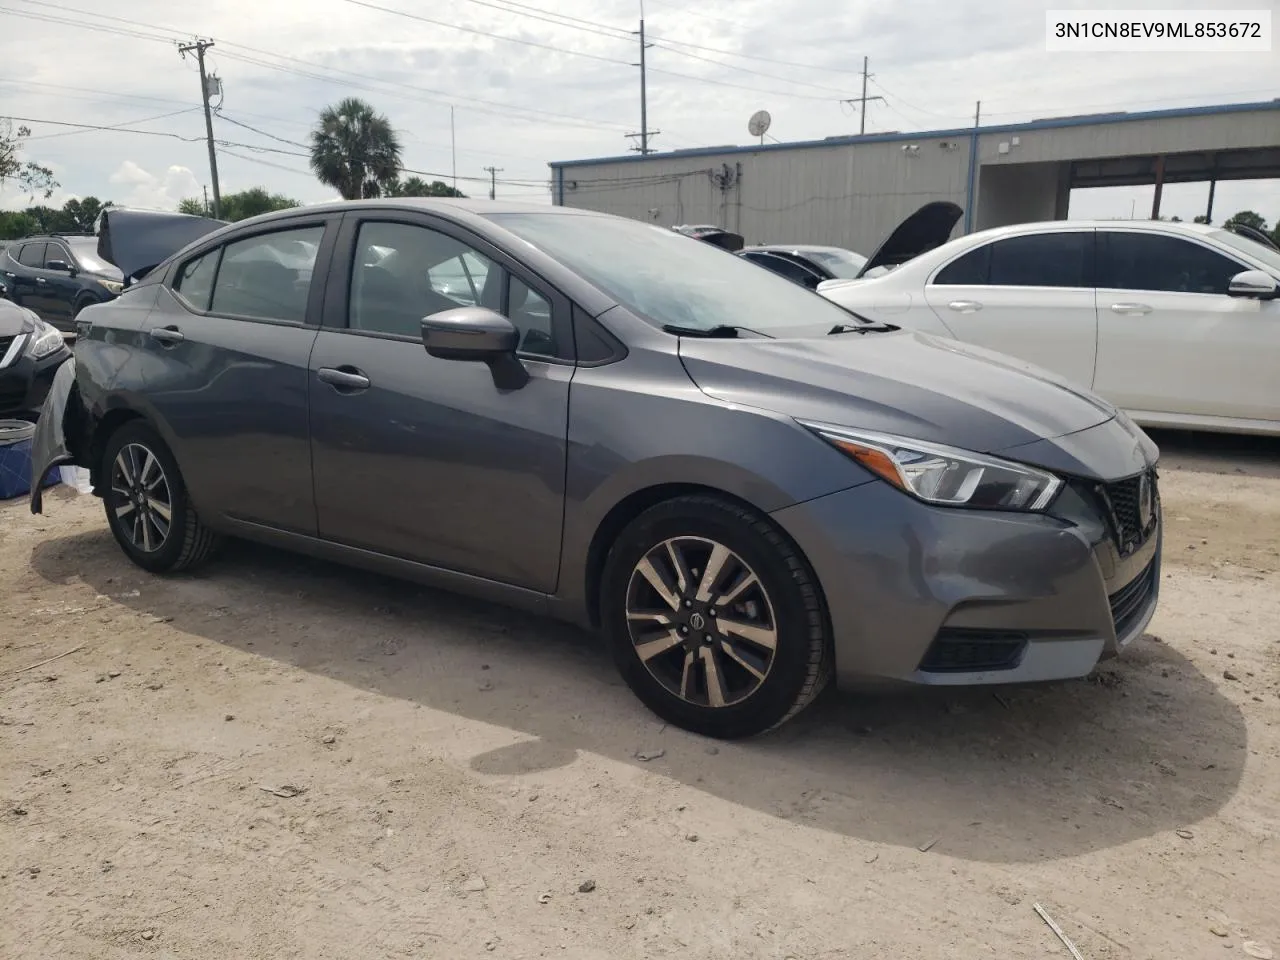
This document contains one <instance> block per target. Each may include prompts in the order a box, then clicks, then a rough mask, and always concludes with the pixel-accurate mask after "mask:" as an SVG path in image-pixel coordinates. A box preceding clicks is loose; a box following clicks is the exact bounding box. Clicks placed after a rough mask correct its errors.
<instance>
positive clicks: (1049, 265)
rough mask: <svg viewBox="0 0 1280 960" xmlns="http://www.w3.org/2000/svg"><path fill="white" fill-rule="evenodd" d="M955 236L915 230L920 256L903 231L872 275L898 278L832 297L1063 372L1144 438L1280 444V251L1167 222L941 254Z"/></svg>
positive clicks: (844, 286) (1004, 231) (1000, 240)
mask: <svg viewBox="0 0 1280 960" xmlns="http://www.w3.org/2000/svg"><path fill="white" fill-rule="evenodd" d="M956 209H957V210H958V208H956ZM935 219H938V218H935ZM947 220H950V223H947ZM952 225H954V218H951V217H942V218H941V219H939V220H938V224H937V229H943V228H944V227H945V231H946V232H944V233H942V234H941V236H938V235H937V234H936V232H935V235H934V237H933V239H932V241H930V239H929V238H928V237H922V236H920V235H919V233H920V232H919V231H918V230H917V231H916V235H915V236H914V237H913V238H912V243H910V244H907V245H906V247H904V246H903V243H902V239H903V236H902V231H899V233H897V234H895V237H891V238H890V240H889V241H886V243H885V245H884V246H883V247H882V248H881V250H880V251H877V253H876V255H875V256H873V257H872V258H871V260H869V261H868V262H867V267H866V268H864V272H866V271H868V270H871V269H872V268H874V267H877V266H886V267H888V268H889V272H887V273H884V274H882V275H881V276H876V277H867V278H863V279H855V280H829V281H826V282H825V283H823V284H821V285H819V287H818V292H819V293H820V294H822V295H823V296H825V297H828V298H829V299H831V300H833V301H835V302H836V303H838V304H840V305H841V306H843V307H846V308H848V309H850V310H853V311H855V312H856V313H858V314H860V315H862V316H865V317H867V318H869V319H872V320H880V321H885V322H888V323H893V324H897V325H899V326H903V327H907V328H913V329H917V330H921V331H925V332H928V333H933V334H937V335H940V336H944V337H950V338H953V339H956V340H961V341H964V342H966V343H972V344H976V345H978V346H982V347H987V348H989V349H992V350H997V351H1000V352H1001V353H1006V354H1009V355H1011V356H1014V357H1018V358H1020V359H1023V360H1026V361H1029V362H1031V363H1034V364H1036V365H1038V366H1041V367H1044V368H1046V369H1048V370H1052V371H1054V372H1056V373H1058V374H1061V375H1062V376H1064V377H1066V378H1068V379H1070V380H1072V381H1074V382H1076V383H1078V384H1080V385H1082V386H1084V387H1088V388H1090V389H1092V390H1093V391H1094V392H1095V393H1097V394H1100V395H1101V396H1103V397H1104V398H1106V399H1107V400H1110V401H1111V402H1112V403H1114V404H1116V406H1118V407H1120V408H1122V409H1124V410H1126V411H1127V412H1128V413H1129V414H1130V415H1131V416H1132V417H1133V418H1134V419H1135V420H1136V421H1138V423H1140V424H1142V425H1144V426H1151V427H1178V428H1186V429H1195V430H1217V431H1224V432H1232V433H1258V434H1272V435H1280V252H1277V251H1276V250H1275V249H1273V248H1271V247H1269V246H1264V245H1263V244H1262V243H1259V242H1257V241H1255V240H1252V239H1249V238H1247V237H1245V236H1242V235H1240V234H1237V233H1234V232H1231V231H1228V230H1223V229H1219V228H1216V227H1209V226H1201V225H1199V224H1187V223H1174V222H1165V221H1129V220H1104V221H1076V220H1062V221H1055V222H1049V223H1024V224H1018V225H1016V226H1009V227H999V228H996V229H994V230H986V231H983V232H981V233H973V234H970V235H968V236H965V237H960V238H958V239H956V240H952V241H950V242H941V241H943V240H945V238H946V235H947V234H948V233H950V230H951V226H952ZM895 238H896V240H897V243H896V246H895ZM930 248H932V249H930ZM921 250H923V251H925V252H922V253H921V252H919V251H921ZM917 253H918V255H916V254H917Z"/></svg>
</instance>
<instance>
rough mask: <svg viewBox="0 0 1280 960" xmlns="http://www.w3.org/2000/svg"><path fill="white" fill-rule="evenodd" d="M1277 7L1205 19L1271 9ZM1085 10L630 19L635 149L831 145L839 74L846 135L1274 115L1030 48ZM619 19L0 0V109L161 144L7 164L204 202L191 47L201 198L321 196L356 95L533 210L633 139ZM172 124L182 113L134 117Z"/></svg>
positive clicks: (470, 179) (422, 159)
mask: <svg viewBox="0 0 1280 960" xmlns="http://www.w3.org/2000/svg"><path fill="white" fill-rule="evenodd" d="M1277 2H1280V0H1239V2H1238V3H1236V2H1232V3H1231V4H1230V5H1231V6H1241V7H1250V6H1252V7H1260V8H1268V9H1272V10H1275V9H1276V6H1277ZM1224 3H1226V0H1200V2H1199V3H1196V4H1186V3H1183V4H1179V3H1178V2H1177V0H1159V2H1155V3H1151V2H1145V0H1127V3H1124V4H1123V5H1124V6H1126V7H1128V8H1146V9H1167V8H1171V7H1177V6H1184V7H1191V6H1198V7H1200V8H1205V7H1215V6H1221V5H1223V4H1224ZM1102 5H1103V4H1101V3H1099V2H1096V0H1095V2H1078V0H1076V2H1072V0H1054V2H1052V3H1042V2H1038V0H893V2H886V0H785V2H782V0H647V2H646V8H645V20H646V29H647V31H648V34H649V38H650V40H651V41H652V42H653V43H654V44H655V45H654V46H653V47H652V48H651V49H649V51H648V61H649V67H650V71H649V97H648V102H649V124H650V127H651V129H657V130H660V131H662V132H661V134H659V135H657V136H655V137H654V139H653V145H654V147H656V148H658V149H673V148H681V147H692V146H710V145H720V144H732V143H737V144H742V143H747V142H749V141H750V138H749V136H748V134H747V131H746V124H747V118H748V117H749V116H750V115H751V114H752V113H753V112H754V111H756V110H758V109H761V108H764V109H767V110H769V111H770V113H771V114H772V116H773V125H772V128H771V130H770V131H769V132H770V134H771V135H772V136H774V137H776V138H777V139H779V140H782V141H787V140H797V139H812V138H820V137H824V136H829V135H833V134H841V133H853V132H856V131H857V124H858V117H857V115H856V111H855V110H854V109H853V108H851V107H850V106H849V105H847V104H841V103H840V99H841V98H842V97H854V96H857V95H858V94H859V92H860V84H861V78H860V77H859V75H858V74H859V71H860V70H861V67H862V57H863V56H864V55H865V56H868V57H870V58H871V70H872V73H873V74H874V79H873V80H872V82H871V85H870V89H869V91H868V92H869V93H870V94H874V95H879V96H882V97H884V98H885V100H884V101H883V102H875V103H873V104H871V106H870V107H869V112H868V116H867V129H868V132H876V131H888V130H903V131H916V130H930V129H937V128H946V127H953V126H960V125H964V124H966V123H970V122H971V121H972V116H973V108H974V101H976V100H979V99H981V100H982V102H983V115H984V118H989V119H990V120H991V122H993V123H994V122H1016V121H1020V120H1030V119H1033V118H1037V117H1046V116H1053V115H1059V114H1070V113H1081V112H1098V111H1106V110H1124V109H1128V110H1149V109H1158V108H1164V107H1177V106H1189V105H1199V104H1211V103H1231V102H1245V101H1253V100H1264V99H1271V98H1273V97H1275V96H1276V95H1277V93H1280V87H1278V86H1277V84H1276V81H1277V78H1280V49H1277V51H1276V52H1272V53H1268V54H1237V55H1228V54H1136V53H1117V54H1062V53H1056V54H1048V53H1046V52H1045V37H1044V33H1045V19H1044V11H1045V10H1046V9H1048V8H1050V7H1052V8H1054V9H1063V8H1070V7H1077V8H1081V9H1084V8H1094V7H1099V6H1102ZM1107 5H1108V6H1121V5H1122V4H1121V3H1119V2H1112V3H1109V4H1107ZM373 7H381V8H384V9H382V10H380V9H374V8H373ZM89 10H93V11H95V12H94V13H92V14H90V13H87V12H86V11H89ZM387 10H399V11H405V12H410V13H412V14H413V15H414V16H415V17H421V18H428V19H430V20H434V21H438V23H431V22H424V21H423V20H421V19H410V18H407V17H403V16H398V15H396V14H395V13H392V12H385V11H387ZM552 10H554V11H555V13H554V15H551V14H550V13H549V11H552ZM19 14H21V15H19ZM1273 15H1274V14H1273ZM639 16H640V3H639V0H520V2H519V3H517V2H515V0H438V2H435V3H431V4H423V3H415V2H411V0H368V2H367V3H366V2H365V0H307V2H305V3H303V2H299V0H269V2H268V0H203V2H201V3H199V4H182V5H179V4H171V3H164V2H160V0H129V2H128V3H125V2H122V0H94V2H92V3H91V2H90V0H0V18H2V20H0V38H2V39H0V54H2V56H0V110H2V111H3V112H4V113H6V114H9V115H12V116H15V117H25V118H33V119H36V120H42V121H49V120H57V121H64V122H67V123H81V124H97V125H102V126H119V125H124V126H128V127H129V128H131V129H132V130H135V131H137V130H146V131H152V132H154V133H157V134H164V135H160V136H148V135H143V134H141V133H137V132H125V131H82V130H76V129H75V128H72V127H59V126H54V125H51V124H48V123H31V124H30V126H31V127H32V129H33V133H34V136H33V137H32V140H31V141H30V143H29V145H28V148H27V151H26V153H27V157H28V158H29V159H34V160H38V161H40V162H42V163H45V164H47V165H48V166H50V167H52V168H53V169H54V171H55V173H56V176H57V178H58V180H59V181H60V182H61V184H62V186H61V189H60V190H59V191H58V193H57V194H55V196H54V197H53V199H52V201H50V202H52V203H57V204H60V203H61V201H62V200H64V199H66V198H67V197H71V196H86V195H95V196H98V197H99V198H102V199H110V200H114V201H116V202H117V203H124V204H129V205H133V206H138V207H148V208H157V209H172V208H173V207H174V206H175V205H176V204H177V202H178V201H179V200H180V199H182V198H183V197H186V196H197V195H199V194H200V191H201V188H202V186H204V185H206V184H208V183H209V169H208V157H207V154H206V151H205V146H204V142H203V136H204V120H203V117H202V115H201V113H200V111H199V103H200V99H199V97H200V92H199V82H198V78H197V73H196V66H195V62H194V59H193V58H191V57H188V58H187V59H186V60H185V61H184V60H183V59H182V58H180V57H179V55H178V53H177V50H176V48H175V41H178V40H189V39H190V38H191V37H192V36H193V35H197V34H199V35H202V36H206V37H212V38H214V39H215V41H216V42H217V46H216V47H215V48H214V49H213V50H211V51H210V54H209V57H210V65H211V67H212V70H213V72H215V73H216V74H217V75H218V76H219V77H220V78H221V80H222V83H223V87H224V97H223V101H222V107H221V114H222V116H221V117H219V118H216V119H215V121H214V125H215V132H216V136H217V137H218V138H219V139H222V140H226V141H230V142H233V143H235V144H239V146H228V147H224V148H221V149H220V153H219V171H220V174H221V181H222V188H223V191H224V192H230V191H234V190H239V189H243V188H246V187H251V186H259V185H260V186H264V187H266V188H268V189H269V190H271V191H273V192H277V191H278V192H282V193H285V194H287V195H289V196H291V197H294V198H296V199H298V200H300V201H303V202H313V201H320V200H325V199H330V198H331V197H332V196H333V194H332V192H331V191H330V190H329V189H328V188H326V187H324V186H322V185H321V184H319V183H318V182H317V181H316V180H315V179H314V178H313V177H312V176H311V175H310V173H308V171H307V161H306V158H305V156H298V155H295V154H302V153H303V152H304V149H305V148H304V147H303V146H299V144H305V142H306V138H307V133H308V130H309V129H310V127H311V126H312V124H313V123H314V121H315V117H316V114H317V113H318V111H319V110H320V109H321V108H323V107H324V106H325V105H326V104H330V103H333V102H335V101H337V100H339V99H341V98H342V97H344V96H350V95H356V96H361V97H364V98H366V99H368V100H369V101H371V102H372V103H373V104H374V105H375V106H376V107H377V108H378V109H379V110H381V111H382V112H384V113H386V114H387V116H388V117H389V118H390V119H391V122H392V123H393V125H394V126H395V127H396V128H397V129H398V130H399V131H400V132H401V134H402V137H403V141H404V163H405V165H406V166H407V167H409V168H411V169H414V170H419V171H423V172H426V173H429V174H432V175H434V176H437V177H440V178H442V179H445V180H448V179H449V178H450V175H451V171H452V158H451V151H450V106H451V105H452V106H453V107H454V108H455V117H456V142H457V152H456V158H457V174H458V186H459V187H460V188H461V189H462V190H463V191H464V192H466V193H468V194H472V195H478V194H483V193H484V192H485V191H487V188H488V183H487V179H485V178H487V174H486V173H485V172H484V169H483V168H484V167H486V166H496V167H500V168H502V169H501V171H500V172H499V173H498V174H497V176H498V179H499V183H498V187H497V189H498V191H499V193H500V194H501V195H505V196H521V197H525V198H528V199H535V200H537V199H542V200H548V201H549V193H548V190H547V187H546V182H547V179H548V176H549V174H548V171H547V166H546V164H547V162H548V161H550V160H565V159H576V158H583V157H596V156H614V155H618V154H621V153H625V152H626V151H627V148H628V146H629V145H630V144H631V143H632V141H630V140H627V139H625V136H624V135H625V134H627V133H629V132H634V131H635V130H637V129H638V128H639V122H640V118H639V114H640V110H639V71H638V70H637V69H636V68H635V67H633V66H631V64H632V63H633V62H634V61H635V60H637V59H638V43H637V41H636V39H635V38H633V37H630V36H629V35H628V31H632V30H635V29H636V27H637V21H638V19H639ZM33 18H38V19H33ZM51 21H69V22H51ZM549 21H555V22H549ZM1277 22H1280V18H1277ZM289 58H292V59H289ZM175 111H185V112H180V113H176V115H172V116H166V117H163V118H159V115H161V114H174V113H175ZM233 121H238V122H239V123H240V124H247V125H249V126H250V127H254V128H256V130H250V129H247V128H246V127H244V126H237V125H236V124H235V123H233ZM174 135H176V136H174ZM1205 194H1206V187H1205V186H1203V185H1198V184H1192V185H1179V186H1174V187H1170V188H1167V189H1166V192H1165V201H1164V212H1165V213H1166V214H1177V215H1179V216H1182V217H1183V218H1184V219H1190V218H1191V217H1192V216H1194V215H1195V214H1197V213H1200V212H1202V210H1203V206H1204V198H1205ZM1150 196H1151V190H1150V188H1147V189H1136V190H1129V189H1121V190H1109V191H1090V192H1087V193H1086V192H1078V193H1077V195H1076V196H1075V197H1074V198H1073V203H1072V210H1071V214H1072V216H1082V215H1088V216H1121V217H1127V216H1129V215H1130V211H1131V210H1135V211H1136V212H1137V214H1138V215H1139V216H1141V215H1142V212H1143V207H1144V204H1145V206H1146V209H1147V210H1148V211H1149V209H1150ZM1135 201H1136V203H1135ZM27 202H28V201H27V199H26V198H25V197H23V196H22V195H21V194H19V193H16V192H15V191H14V190H13V189H12V188H10V189H9V190H8V191H7V192H5V193H4V194H0V205H3V206H4V207H20V206H25V205H26V203H27ZM1244 207H1252V208H1255V209H1257V211H1258V212H1259V213H1261V214H1262V215H1263V216H1264V217H1265V218H1266V219H1267V220H1268V222H1269V223H1275V221H1276V219H1277V218H1280V184H1278V183H1276V182H1268V183H1257V182H1253V183H1236V184H1222V185H1220V186H1219V189H1218V195H1217V200H1216V203H1215V212H1216V213H1218V214H1219V217H1215V219H1220V217H1221V216H1226V215H1228V214H1230V213H1232V212H1234V211H1236V210H1238V209H1241V208H1244Z"/></svg>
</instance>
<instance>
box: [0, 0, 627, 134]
mask: <svg viewBox="0 0 1280 960" xmlns="http://www.w3.org/2000/svg"><path fill="white" fill-rule="evenodd" d="M17 2H19V3H29V4H35V5H38V6H42V7H49V8H51V9H56V10H64V11H67V12H69V13H73V14H77V15H79V16H91V17H99V18H101V19H106V20H113V21H119V22H123V23H132V22H134V21H129V20H124V18H121V17H111V16H109V15H107V14H99V13H93V12H91V11H88V10H81V9H78V8H75V7H68V6H64V5H60V4H55V3H48V2H45V0H17ZM0 12H9V13H13V14H14V15H16V16H24V17H29V18H32V19H37V20H42V21H45V22H49V23H58V24H62V25H64V26H71V27H77V28H80V29H85V30H90V31H94V32H101V33H110V34H114V35H119V36H135V35H136V31H130V30H124V29H121V28H119V27H112V26H108V25H106V24H101V23H85V22H83V21H80V20H75V19H70V18H62V19H58V18H54V17H50V16H48V15H45V14H33V13H27V12H23V11H19V10H13V9H12V8H8V7H0ZM157 29H167V30H172V32H173V37H161V36H157V35H153V36H147V37H144V38H143V39H149V40H155V41H158V42H163V43H165V44H170V43H172V42H174V38H176V37H178V36H180V35H183V32H182V31H179V30H173V28H169V27H157ZM213 39H214V40H215V41H216V42H218V43H220V44H221V45H222V47H223V48H224V49H223V52H222V57H224V58H226V59H230V60H238V61H240V62H242V63H249V64H253V65H254V66H259V67H263V68H265V69H268V70H275V71H278V72H281V73H287V74H292V75H295V76H300V77H305V78H307V79H311V80H319V81H321V82H324V83H332V84H335V85H337V86H345V87H348V88H351V89H357V90H366V91H369V92H373V93H378V94H381V95H383V96H395V97H400V98H401V99H407V100H416V101H418V102H436V103H440V104H443V105H448V104H450V103H454V102H457V101H469V102H471V103H475V104H482V105H485V106H488V107H491V108H495V109H488V110H486V109H484V108H483V106H481V107H476V106H472V107H469V108H468V109H471V110H473V111H475V112H477V113H492V114H495V115H497V116H502V117H505V118H508V119H515V120H520V121H523V122H528V123H548V122H550V121H551V120H555V121H557V122H560V121H564V122H563V123H561V125H564V126H581V127H586V128H590V129H596V130H601V129H614V130H623V129H625V128H624V127H622V126H620V125H617V124H614V123H613V122H611V121H607V120H600V119H593V118H590V117H577V116H573V115H571V114H562V113H555V112H553V111H550V110H541V109H538V108H535V107H523V106H520V105H518V104H508V103H502V102H499V101H496V100H486V99H484V98H482V97H473V96H468V95H465V94H456V93H451V92H448V91H444V90H434V89H432V88H429V87H418V86H414V85H412V84H407V83H401V82H399V81H395V80H384V79H381V78H379V77H373V76H369V75H367V74H361V73H355V72H354V71H351V70H343V69H342V68H340V67H330V66H328V65H326V64H320V63H314V62H312V61H308V60H303V59H301V58H299V57H292V56H289V55H287V54H281V53H274V52H272V51H270V50H262V49H260V48H257V47H250V46H248V45H246V44H241V43H233V42H231V41H228V40H224V39H221V38H218V37H214V38H213ZM228 47H230V48H233V49H236V50H245V51H248V52H249V53H254V54H258V55H259V56H265V57H273V58H275V59H278V60H284V61H288V62H290V63H296V64H299V65H301V66H305V67H310V68H312V69H313V70H325V71H330V72H332V73H338V74H343V75H345V76H349V77H354V78H357V79H362V80H365V81H368V82H371V83H375V84H381V85H385V86H390V87H397V88H401V89H405V90H409V91H413V92H415V93H417V94H418V96H416V97H406V96H404V94H400V93H397V92H395V91H393V90H385V89H380V88H378V87H370V86H367V85H361V84H357V83H353V82H351V81H349V80H343V79H340V78H338V77H332V76H327V75H325V74H322V73H314V72H307V71H305V70H299V69H296V68H290V67H287V66H284V65H282V64H279V63H272V62H270V61H265V60H261V59H256V58H254V57H249V56H244V55H242V54H231V53H228V52H227V50H226V49H225V48H228ZM619 62H622V61H619ZM624 65H625V64H624ZM423 94H426V95H427V96H423ZM540 117H546V118H549V119H548V120H540V119H539V118H540Z"/></svg>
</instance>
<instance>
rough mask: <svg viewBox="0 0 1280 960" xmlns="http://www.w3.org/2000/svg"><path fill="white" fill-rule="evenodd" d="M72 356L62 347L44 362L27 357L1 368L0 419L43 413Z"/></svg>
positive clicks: (10, 360) (20, 357)
mask: <svg viewBox="0 0 1280 960" xmlns="http://www.w3.org/2000/svg"><path fill="white" fill-rule="evenodd" d="M70 356H71V351H70V350H69V349H68V348H67V347H62V348H60V349H59V350H58V351H57V352H55V353H51V354H50V355H49V356H47V357H43V358H41V359H40V360H33V359H31V358H30V357H28V356H25V355H19V356H14V357H10V358H8V359H9V362H8V363H7V364H5V365H4V366H0V415H3V414H11V413H33V412H35V411H36V410H39V409H40V405H41V404H42V403H44V398H45V396H46V395H47V394H48V393H49V386H50V385H51V384H52V383H53V377H54V374H55V373H57V371H58V367H60V366H61V365H62V364H63V363H65V362H66V361H67V359H68V358H69V357H70ZM4 359H5V358H4V357H0V360H4Z"/></svg>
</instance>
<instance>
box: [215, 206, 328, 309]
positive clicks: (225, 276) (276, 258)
mask: <svg viewBox="0 0 1280 960" xmlns="http://www.w3.org/2000/svg"><path fill="white" fill-rule="evenodd" d="M323 237H324V227H300V228H298V229H294V230H278V231H276V232H275V233H264V234H259V235H258V236H256V237H250V238H249V239H248V240H238V241H236V242H235V243H229V244H227V245H226V247H224V248H223V256H222V268H221V269H220V270H218V278H217V283H216V284H215V285H214V289H213V304H212V306H211V307H210V309H211V310H212V311H213V312H214V313H226V314H231V315H232V316H237V317H256V318H260V319H263V320H284V321H288V322H293V323H303V322H304V321H305V320H306V316H307V297H308V295H309V294H310V292H311V271H312V269H313V268H314V267H315V259H316V252H317V251H318V250H319V249H320V241H321V239H322V238H323Z"/></svg>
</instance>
